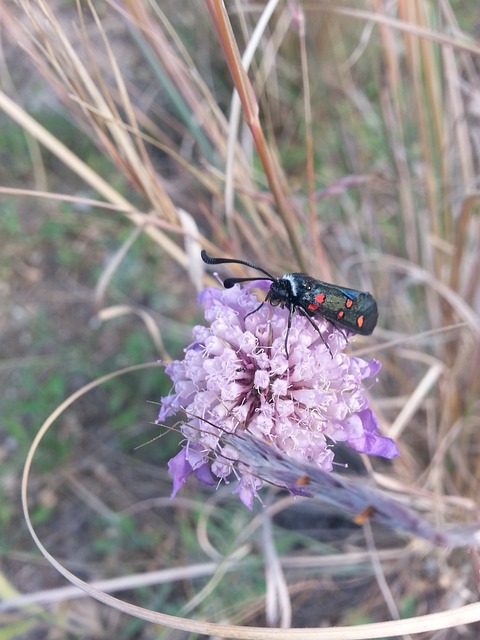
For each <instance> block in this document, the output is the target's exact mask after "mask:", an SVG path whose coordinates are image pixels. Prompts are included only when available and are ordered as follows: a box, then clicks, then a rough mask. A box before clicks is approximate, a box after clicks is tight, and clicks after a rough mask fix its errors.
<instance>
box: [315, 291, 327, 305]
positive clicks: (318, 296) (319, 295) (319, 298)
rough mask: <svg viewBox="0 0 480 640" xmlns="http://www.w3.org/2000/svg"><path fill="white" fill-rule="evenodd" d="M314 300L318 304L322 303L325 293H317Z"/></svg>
mask: <svg viewBox="0 0 480 640" xmlns="http://www.w3.org/2000/svg"><path fill="white" fill-rule="evenodd" d="M315 300H316V301H317V302H318V304H323V303H324V302H325V294H324V293H317V295H316V296H315Z"/></svg>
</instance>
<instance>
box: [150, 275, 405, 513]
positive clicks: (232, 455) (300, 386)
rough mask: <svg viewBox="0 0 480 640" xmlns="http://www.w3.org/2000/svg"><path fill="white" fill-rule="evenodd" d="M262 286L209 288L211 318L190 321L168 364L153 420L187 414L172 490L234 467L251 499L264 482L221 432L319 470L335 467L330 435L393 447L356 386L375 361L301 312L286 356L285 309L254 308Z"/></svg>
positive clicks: (367, 449) (391, 450) (243, 494)
mask: <svg viewBox="0 0 480 640" xmlns="http://www.w3.org/2000/svg"><path fill="white" fill-rule="evenodd" d="M266 285H268V283H265V281H263V282H257V283H251V284H250V286H246V287H240V286H239V285H235V286H234V287H232V288H231V289H224V290H222V289H217V288H214V287H210V288H207V289H205V290H204V291H203V292H202V294H201V295H200V303H201V304H203V306H204V309H205V320H206V322H207V325H208V326H196V327H194V329H193V336H194V342H193V343H192V344H191V345H190V346H189V347H188V348H187V349H186V350H185V357H184V359H183V360H177V361H174V362H172V363H171V364H170V365H168V367H167V368H166V372H167V374H168V375H169V376H170V378H171V379H172V381H173V385H174V388H173V392H172V393H171V394H170V395H169V396H167V397H165V398H163V399H162V407H161V410H160V414H159V418H158V422H163V421H164V420H165V419H166V418H168V417H170V416H173V415H175V414H177V413H178V412H179V411H183V412H184V414H185V423H184V424H183V426H182V433H183V434H184V436H185V442H184V446H183V448H182V450H181V451H180V453H179V454H177V455H176V456H175V457H174V458H172V460H170V462H169V470H170V473H171V474H172V476H173V494H172V495H175V493H176V492H177V491H178V489H179V488H180V487H181V486H182V485H183V484H184V482H185V480H186V478H187V477H188V476H189V475H190V474H191V473H194V474H195V475H196V476H197V478H198V479H199V480H201V481H202V482H205V483H207V484H215V482H217V481H219V480H224V481H227V479H228V477H229V476H230V475H231V473H232V472H234V473H235V474H236V476H237V478H238V480H239V482H238V486H237V488H236V491H237V492H238V494H239V496H240V498H241V500H242V502H244V504H246V505H247V506H248V507H251V505H252V502H253V498H254V497H255V496H257V492H258V489H259V488H260V487H261V486H262V484H263V481H262V480H261V479H260V478H259V477H258V475H256V474H255V468H253V467H251V466H249V461H248V460H245V459H241V460H240V459H239V453H238V451H237V450H236V448H235V446H234V442H235V438H234V437H233V438H232V437H229V438H228V439H227V438H225V437H224V436H225V435H226V434H235V432H237V433H246V432H248V434H249V436H251V437H253V438H256V439H258V440H259V441H262V442H265V443H268V444H269V445H272V447H276V448H277V449H279V450H280V451H282V452H283V453H285V454H286V455H288V456H290V457H291V458H293V459H297V460H299V461H303V462H310V463H312V464H314V465H316V466H317V467H318V468H320V469H322V470H324V471H331V470H332V465H333V457H334V454H333V451H332V446H331V444H332V443H336V442H344V443H346V444H347V445H348V446H350V447H351V448H352V449H354V450H355V451H358V452H360V453H366V454H371V455H378V456H383V457H386V458H393V457H395V456H397V455H398V450H397V447H396V445H395V443H394V442H393V441H392V440H390V439H389V438H386V437H384V436H382V435H381V434H380V433H379V431H378V423H377V420H376V418H375V415H374V413H373V412H372V410H371V409H370V408H369V405H368V399H367V397H366V395H365V389H364V388H363V386H362V381H363V380H364V379H366V378H371V377H373V376H375V375H376V374H377V372H378V371H379V369H380V363H379V362H378V361H377V360H370V361H368V360H363V359H361V358H356V357H352V356H349V355H347V354H345V353H343V349H344V347H345V345H346V342H347V341H346V338H345V335H344V334H343V332H340V331H338V330H336V329H335V328H333V327H332V325H331V324H330V323H329V322H327V321H325V320H323V319H321V318H319V319H317V318H316V319H315V320H316V322H317V324H318V327H319V330H320V332H321V334H322V336H323V340H322V338H321V337H320V335H319V333H318V332H317V331H315V328H314V327H312V326H311V324H310V323H309V322H308V320H307V319H306V318H304V317H303V316H301V315H295V317H294V318H293V319H292V326H291V329H290V333H289V338H288V356H287V354H286V352H285V335H286V331H287V320H288V310H286V309H284V310H282V309H280V308H278V307H277V308H272V307H271V306H270V305H269V304H264V305H263V306H262V307H261V308H260V309H258V310H257V311H255V309H257V307H258V305H259V301H258V298H257V297H256V295H255V294H254V292H253V288H255V287H256V288H258V287H260V288H265V286H266ZM253 311H255V312H254V313H252V314H251V315H248V314H249V313H251V312H253ZM327 342H328V347H329V348H327V346H326V343H327ZM226 440H228V441H226ZM272 452H273V449H272ZM214 478H216V479H214Z"/></svg>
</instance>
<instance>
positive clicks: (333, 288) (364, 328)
mask: <svg viewBox="0 0 480 640" xmlns="http://www.w3.org/2000/svg"><path fill="white" fill-rule="evenodd" d="M201 255H202V260H203V261H204V262H206V263H207V264H243V265H245V266H246V267H251V268H252V269H256V270H257V271H260V272H261V273H263V274H264V275H265V276H266V278H258V277H256V278H227V279H226V280H224V282H223V286H224V287H225V288H226V289H230V288H231V287H233V286H234V285H235V284H237V283H239V282H252V281H253V280H259V279H260V280H270V281H271V283H272V284H271V286H270V289H269V291H268V293H267V295H266V297H265V300H264V301H263V302H262V303H261V304H260V305H259V306H258V307H257V308H256V309H254V310H253V311H251V312H250V313H249V314H247V315H250V314H252V313H256V312H257V311H258V310H259V309H260V307H262V306H263V305H264V304H265V302H269V303H270V304H271V305H272V306H274V307H276V306H280V307H286V308H287V309H288V324H287V333H286V336H285V354H286V356H287V358H288V334H289V332H290V326H291V324H292V315H293V314H294V312H295V311H299V312H300V313H301V314H302V315H304V316H305V317H306V318H307V320H308V321H309V322H310V324H311V325H312V326H313V327H314V328H315V330H316V331H317V332H318V334H319V336H320V337H321V339H322V340H323V342H324V343H325V346H326V347H327V349H328V350H329V351H330V347H329V346H328V344H327V343H326V342H325V339H324V337H323V335H322V333H321V331H320V329H319V328H318V325H317V324H316V322H315V321H314V320H313V319H312V318H313V317H315V316H320V317H322V318H325V319H326V320H329V321H330V322H331V323H332V324H333V325H334V326H335V327H337V328H339V327H342V328H344V329H348V330H349V331H352V332H353V333H359V334H361V335H363V336H369V335H370V334H371V333H372V331H373V330H374V329H375V325H376V324H377V318H378V310H377V303H376V302H375V300H374V298H373V296H372V295H371V294H370V293H368V291H357V290H356V289H347V288H346V287H337V285H334V284H328V283H327V282H323V281H322V280H315V278H312V277H310V276H307V275H306V274H305V273H286V274H285V275H283V276H280V278H274V277H273V276H272V275H271V274H270V273H268V271H265V269H262V268H261V267H258V266H257V265H255V264H251V263H250V262H245V260H233V259H231V258H212V257H211V256H209V255H208V254H207V252H206V251H205V250H203V251H202V254H201ZM245 317H247V316H245ZM330 355H332V352H331V351H330Z"/></svg>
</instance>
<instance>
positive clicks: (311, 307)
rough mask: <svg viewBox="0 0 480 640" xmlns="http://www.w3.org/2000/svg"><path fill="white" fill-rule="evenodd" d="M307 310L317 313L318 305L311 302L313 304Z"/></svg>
mask: <svg viewBox="0 0 480 640" xmlns="http://www.w3.org/2000/svg"><path fill="white" fill-rule="evenodd" d="M307 309H308V310H309V311H316V310H317V309H318V304H314V303H313V302H311V303H310V304H309V305H308V307H307Z"/></svg>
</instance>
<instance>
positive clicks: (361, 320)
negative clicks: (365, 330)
mask: <svg viewBox="0 0 480 640" xmlns="http://www.w3.org/2000/svg"><path fill="white" fill-rule="evenodd" d="M364 320H365V316H358V318H357V327H359V328H360V329H361V328H362V327H363V322H364Z"/></svg>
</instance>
